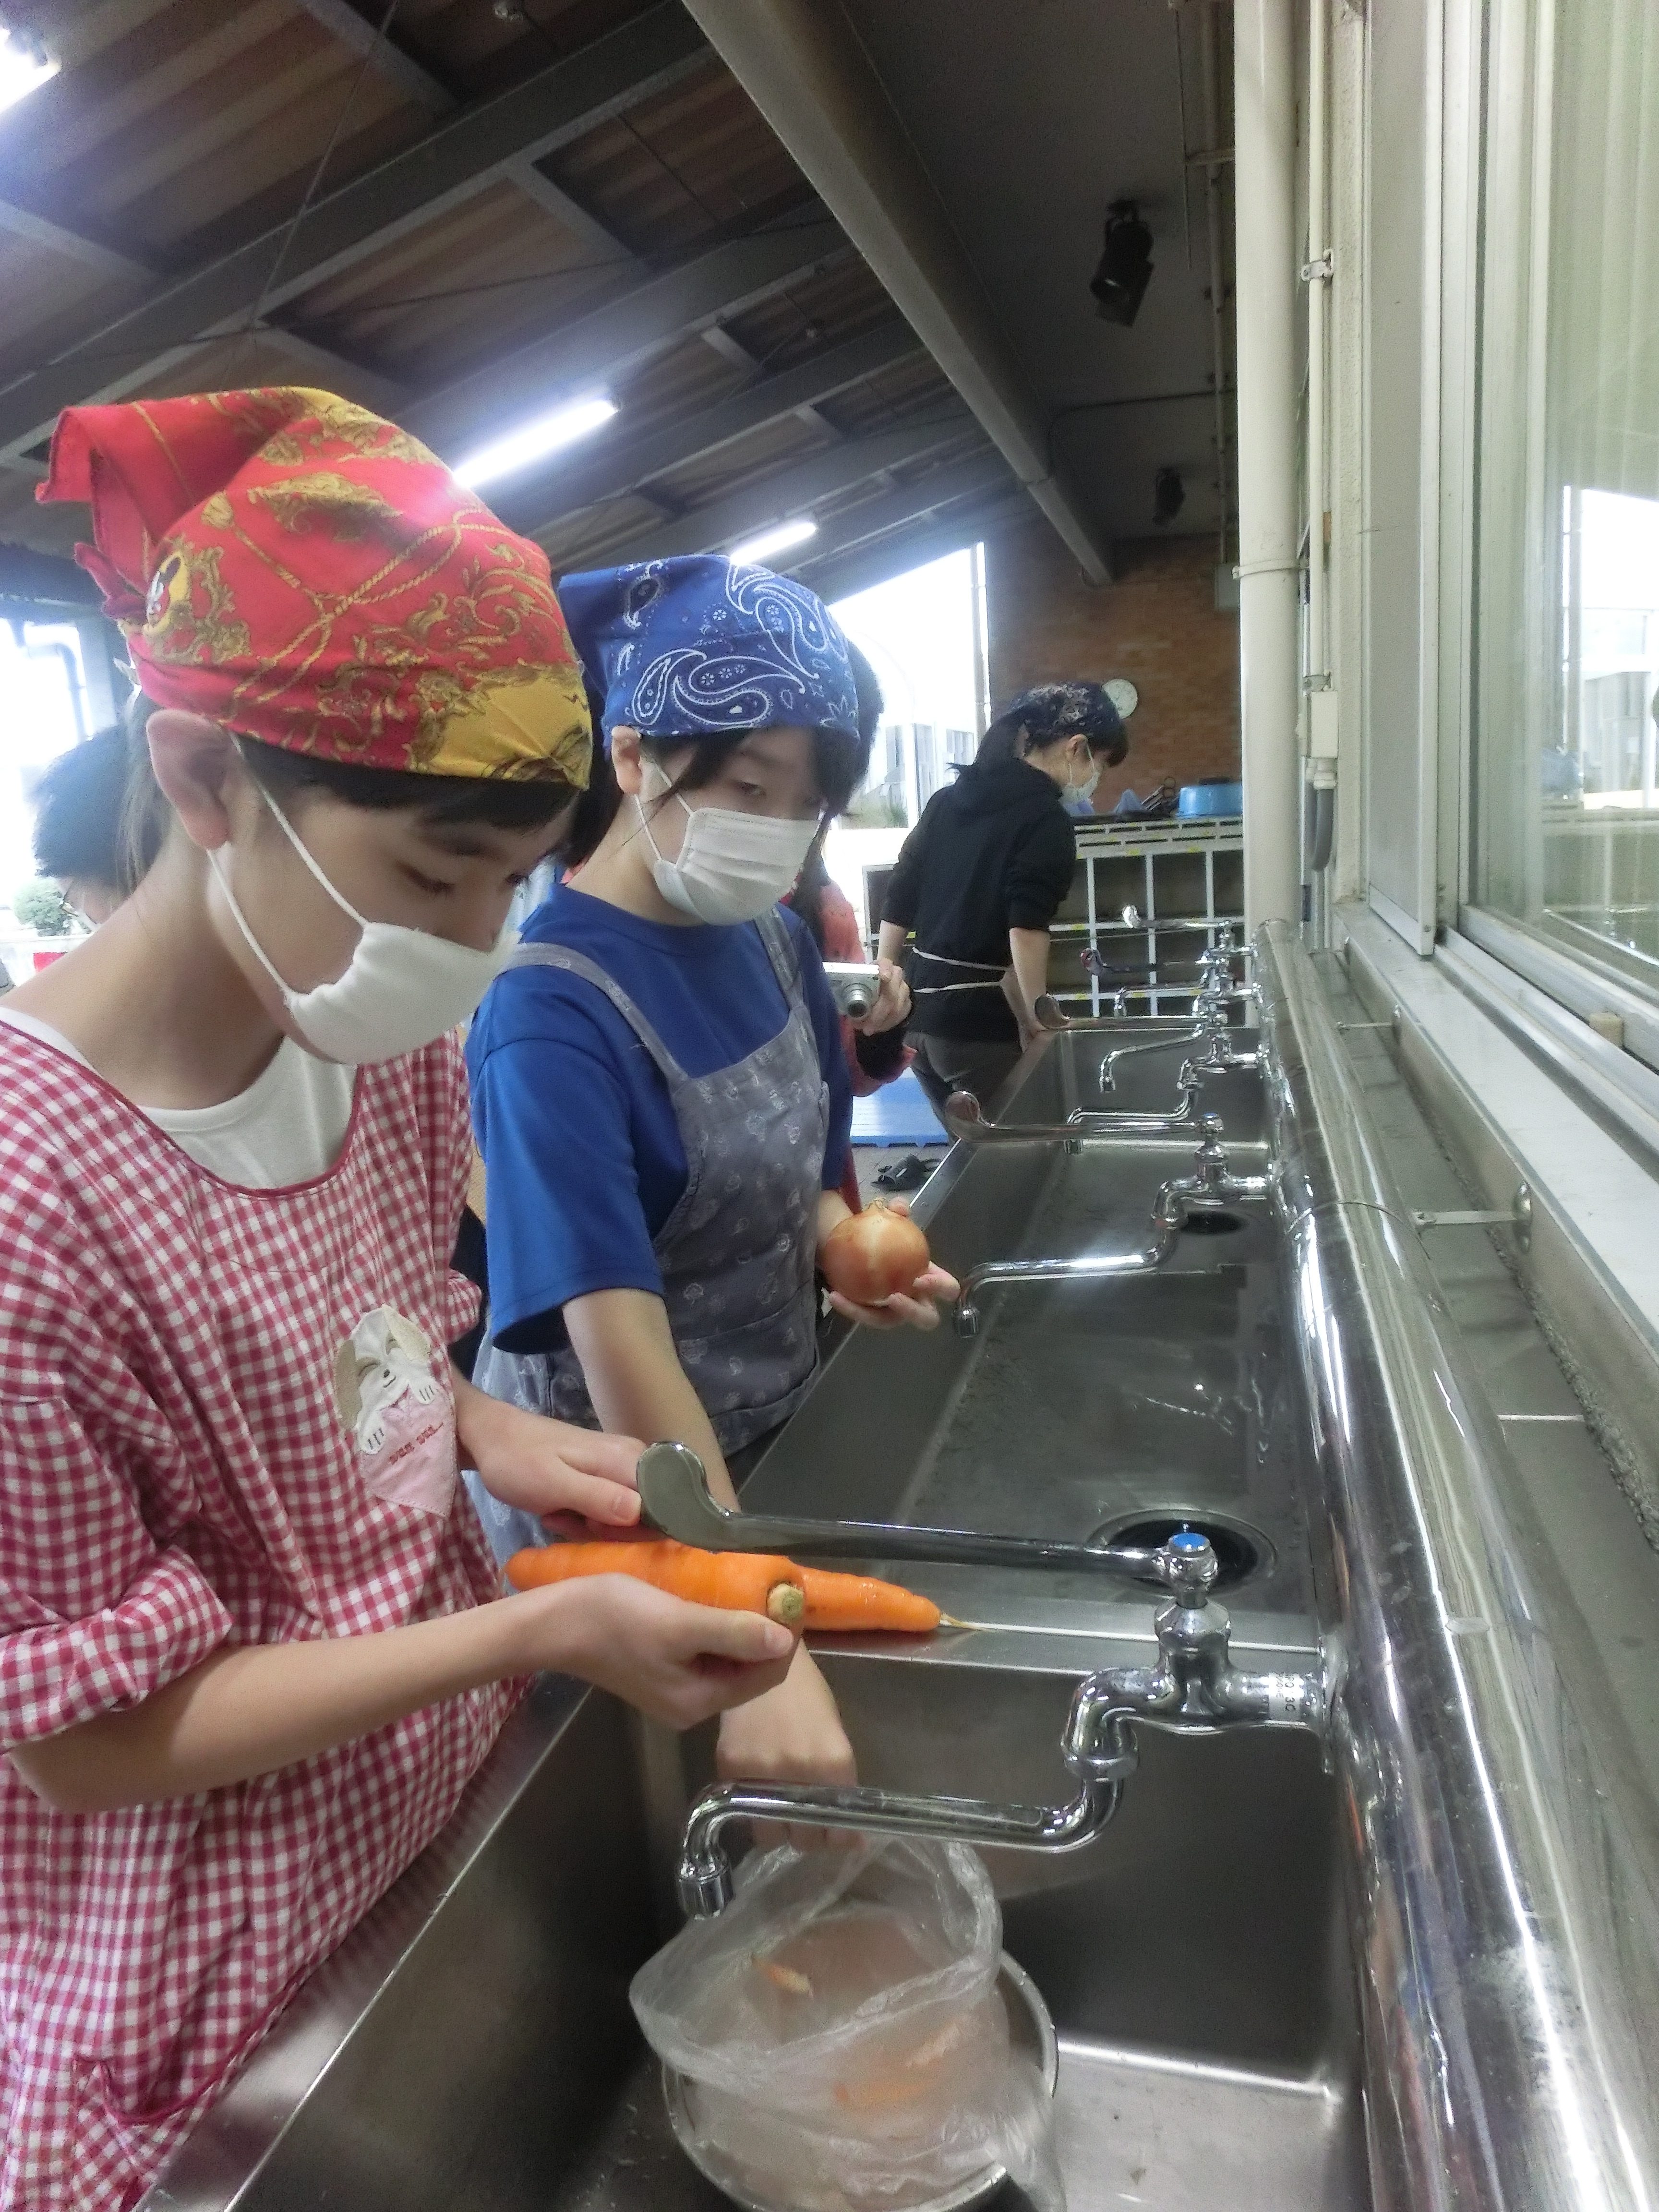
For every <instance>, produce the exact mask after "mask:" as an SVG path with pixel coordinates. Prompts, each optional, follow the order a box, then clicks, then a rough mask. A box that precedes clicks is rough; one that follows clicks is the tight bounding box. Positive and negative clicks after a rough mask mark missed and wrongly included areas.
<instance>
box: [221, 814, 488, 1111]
mask: <svg viewBox="0 0 1659 2212" xmlns="http://www.w3.org/2000/svg"><path fill="white" fill-rule="evenodd" d="M260 796H261V798H263V799H264V802H265V805H267V806H268V807H270V811H271V812H272V813H273V814H274V815H275V816H276V819H277V821H278V822H279V823H281V824H282V827H283V833H284V835H285V836H287V838H288V841H289V844H290V845H292V846H293V848H294V849H295V852H296V853H297V854H299V855H300V858H301V860H303V861H304V862H305V864H306V866H307V867H308V868H309V869H310V871H311V872H312V874H313V876H315V877H316V878H317V880H318V882H319V884H321V885H322V887H323V889H324V890H325V891H326V892H327V893H328V895H329V896H330V898H331V899H332V900H333V902H334V903H335V905H336V906H337V907H338V908H340V911H341V912H342V913H343V914H349V915H350V916H351V919H352V920H353V921H355V922H356V925H357V927H358V930H359V931H360V933H361V934H360V935H359V937H358V939H357V943H356V946H355V947H354V949H353V951H352V955H351V958H350V960H349V962H348V963H347V966H346V971H345V973H344V975H339V976H337V977H336V978H335V980H334V981H333V982H331V983H319V984H318V985H317V986H316V987H315V988H314V989H313V990H310V991H295V990H291V989H290V988H289V986H288V985H287V984H286V983H285V982H284V981H283V979H282V977H281V976H280V975H278V974H277V972H276V969H275V968H274V967H273V966H272V964H271V963H270V958H269V957H268V956H267V955H266V952H265V949H264V946H263V945H261V944H260V942H259V940H258V938H257V937H256V936H255V935H254V934H253V932H252V930H251V929H250V928H249V927H248V925H247V920H246V916H245V915H244V914H243V912H242V909H241V908H240V906H239V905H238V904H237V902H236V895H235V893H234V891H233V890H231V888H230V879H229V877H228V874H227V873H226V871H225V866H224V848H222V847H221V848H219V849H218V850H217V851H216V852H213V853H210V854H209V855H208V859H209V860H210V862H211V864H212V866H213V872H214V873H215V875H216V876H217V878H219V888H220V889H221V890H222V891H223V893H224V895H225V902H226V904H227V905H228V907H229V908H230V910H231V913H232V914H233V915H234V916H235V920H236V926H237V927H238V928H239V929H240V931H241V933H242V934H243V936H244V937H245V938H246V939H247V942H248V947H249V950H250V951H252V954H253V957H254V958H255V959H256V960H257V961H258V963H259V965H260V966H261V967H262V968H263V969H264V971H265V973H266V975H269V976H270V980H271V981H272V982H273V983H274V984H275V985H276V987H277V989H278V990H279V991H280V992H281V993H282V994H283V1006H286V1007H287V1009H288V1013H289V1020H290V1021H291V1022H292V1023H293V1024H294V1026H295V1030H296V1031H297V1032H298V1034H299V1036H300V1037H301V1039H302V1040H303V1042H305V1043H306V1044H307V1046H309V1048H311V1050H312V1051H313V1052H314V1053H317V1054H319V1055H320V1056H321V1057H322V1058H323V1059H324V1060H338V1061H339V1062H340V1064H341V1065H342V1066H345V1067H357V1066H363V1065H364V1064H365V1063H367V1062H368V1061H372V1060H398V1059H401V1058H402V1056H403V1054H404V1053H406V1052H417V1051H418V1050H419V1049H420V1048H421V1047H422V1045H424V1044H430V1043H431V1042H433V1040H434V1039H435V1038H436V1037H441V1036H443V1035H444V1033H445V1032H446V1030H453V1029H458V1028H459V1026H460V1024H462V1023H463V1022H464V1021H465V1020H466V1019H467V1018H468V1017H469V1016H470V1015H472V1014H475V1013H476V1012H477V1010H478V1002H479V1000H481V999H482V998H483V994H484V993H485V992H486V991H487V990H488V989H489V986H490V984H491V983H492V982H493V981H495V977H496V976H497V975H500V973H501V969H503V968H504V967H505V966H506V964H507V958H508V957H509V955H510V954H511V952H512V951H513V944H514V942H515V941H516V940H515V938H514V935H513V932H511V931H510V930H506V929H504V930H503V931H502V932H501V935H500V936H499V937H498V938H497V939H496V940H495V943H494V945H491V946H489V949H488V950H487V951H483V952H480V951H477V950H476V948H475V947H473V946H472V945H456V944H453V942H452V941H451V940H450V939H448V938H447V937H434V936H433V935H432V933H431V932H430V931H429V930H424V929H405V928H404V927H403V925H402V924H401V923H400V922H395V921H368V920H366V919H365V917H364V916H363V915H361V914H359V913H358V911H357V909H356V907H355V906H352V905H351V904H350V903H349V902H348V901H347V900H345V899H343V898H342V897H341V896H340V894H339V892H338V891H337V890H335V888H334V886H333V884H331V883H330V881H329V879H328V878H327V877H326V876H325V874H324V873H323V872H322V870H321V868H319V866H318V865H317V863H316V861H315V860H313V858H312V856H311V854H309V853H308V852H307V850H306V848H305V847H304V845H303V844H301V842H300V838H299V836H298V833H297V832H296V831H295V828H294V825H293V824H292V823H290V822H289V819H288V817H287V816H286V815H285V814H284V813H283V810H282V808H281V807H280V806H278V805H277V804H276V800H275V799H272V798H270V796H269V794H268V793H264V792H261V793H260Z"/></svg>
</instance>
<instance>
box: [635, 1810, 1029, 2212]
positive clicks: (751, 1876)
mask: <svg viewBox="0 0 1659 2212" xmlns="http://www.w3.org/2000/svg"><path fill="white" fill-rule="evenodd" d="M1001 1954H1002V1916H1001V1913H1000V1911H999V1910H998V1907H997V1901H996V1898H995V1895H994V1893H993V1891H992V1888H991V1881H990V1877H989V1875H987V1873H986V1871H985V1869H984V1867H983V1865H982V1864H981V1862H980V1859H979V1857H978V1855H977V1854H976V1853H975V1852H974V1851H971V1850H967V1849H966V1848H965V1847H963V1845H961V1844H933V1843H928V1842H921V1841H918V1842H910V1841H908V1840H897V1839H892V1840H888V1841H884V1842H879V1843H878V1842H875V1841H873V1840H872V1841H870V1842H867V1843H861V1844H859V1845H858V1846H856V1847H855V1848H854V1849H852V1850H811V1851H799V1850H794V1849H793V1847H792V1846H790V1845H787V1844H786V1845H784V1846H783V1847H781V1849H779V1850H771V1851H768V1852H766V1853H764V1854H761V1855H757V1856H755V1857H751V1858H750V1859H749V1860H748V1861H747V1862H746V1863H745V1864H744V1867H743V1869H742V1870H741V1872H740V1873H739V1875H738V1889H737V1895H736V1896H735V1898H734V1899H733V1900H732V1903H731V1904H730V1905H728V1906H727V1907H726V1910H725V1911H724V1912H721V1913H720V1914H718V1915H716V1916H715V1917H714V1918H713V1919H708V1920H694V1921H692V1922H691V1923H690V1924H689V1925H688V1926H687V1927H685V1928H684V1929H682V1930H681V1932H680V1933H679V1935H678V1936H676V1937H675V1938H674V1940H673V1942H671V1943H670V1944H668V1945H667V1947H666V1948H665V1949H663V1950H661V1951H659V1953H658V1954H657V1955H656V1957H655V1958H653V1959H652V1960H649V1961H648V1962H647V1964H646V1965H645V1966H642V1967H641V1969H640V1972H639V1973H638V1974H637V1975H636V1976H635V1979H634V1986H633V1989H632V1991H631V1992H630V1994H631V1996H632V2000H633V2005H634V2010H635V2015H637V2017H638V2020H639V2023H640V2026H641V2028H643V2030H644V2031H645V2034H646V2038H647V2041H648V2042H649V2043H650V2045H651V2046H652V2048H653V2051H656V2052H657V2054H658V2056H659V2057H660V2058H662V2059H663V2060H664V2061H665V2063H667V2064H668V2065H669V2066H670V2067H671V2068H672V2069H673V2070H674V2071H675V2072H676V2073H677V2074H678V2075H681V2076H683V2077H684V2081H685V2084H686V2088H685V2106H686V2112H687V2116H688V2118H689V2121H690V2127H691V2131H692V2134H693V2136H694V2139H695V2141H696V2144H697V2147H698V2149H699V2152H700V2153H701V2154H702V2155H703V2156H704V2157H705V2158H706V2160H707V2162H708V2166H709V2168H710V2169H711V2170H712V2171H714V2172H715V2173H716V2175H717V2177H718V2178H720V2179H727V2178H728V2177H729V2178H730V2179H732V2181H735V2182H736V2183H737V2184H738V2185H739V2186H740V2188H741V2189H742V2191H743V2193H744V2195H746V2196H748V2197H751V2198H753V2199H755V2200H756V2201H757V2202H760V2203H767V2204H770V2205H775V2206H777V2207H779V2208H787V2212H903V2208H905V2207H907V2206H911V2205H918V2204H922V2203H927V2202H928V2201H929V2200H931V2199H933V2198H934V2197H945V2196H949V2195H951V2194H952V2193H953V2192H956V2191H960V2190H962V2189H963V2187H964V2186H965V2185H968V2184H969V2183H970V2182H971V2181H972V2180H973V2179H975V2177H976V2176H978V2175H980V2174H981V2173H983V2172H985V2170H986V2169H987V2167H991V2166H1005V2167H1006V2169H1007V2171H1008V2172H1009V2173H1010V2174H1011V2175H1012V2177H1013V2179H1015V2180H1016V2181H1017V2182H1018V2184H1019V2185H1020V2186H1021V2187H1022V2188H1023V2189H1024V2191H1025V2192H1026V2194H1027V2196H1028V2197H1030V2201H1031V2203H1032V2204H1033V2205H1034V2206H1035V2207H1036V2208H1037V2212H1065V2196H1064V2191H1063V2190H1062V2188H1061V2185H1060V2175H1059V2169H1058V2166H1056V2164H1055V2160H1054V2142H1053V2131H1054V2116H1053V2105H1052V2100H1051V2099H1050V2096H1049V2093H1048V2084H1047V2083H1046V2082H1044V2081H1042V2079H1041V2078H1040V2077H1039V2074H1038V2070H1037V2067H1036V2063H1035V2062H1034V2061H1033V2060H1032V2058H1031V2057H1029V2056H1028V2055H1026V2054H1025V2053H1024V2052H1023V2051H1017V2050H1015V2049H1014V2048H1013V2047H1012V2045H1011V2043H1010V2039H1009V2033H1008V2015H1007V2010H1006V2006H1005V2004H1004V2002H1003V2000H1002V1997H1001V1996H1000V1993H999V1990H998V1988H997V1978H998V1973H999V1971H1000V1963H1001Z"/></svg>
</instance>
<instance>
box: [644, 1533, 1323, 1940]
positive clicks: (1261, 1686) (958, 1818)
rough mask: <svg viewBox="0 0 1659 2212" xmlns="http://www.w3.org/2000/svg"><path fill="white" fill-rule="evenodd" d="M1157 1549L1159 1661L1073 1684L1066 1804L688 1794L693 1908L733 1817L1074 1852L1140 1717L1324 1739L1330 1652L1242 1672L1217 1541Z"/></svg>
mask: <svg viewBox="0 0 1659 2212" xmlns="http://www.w3.org/2000/svg"><path fill="white" fill-rule="evenodd" d="M1158 1558H1159V1559H1160V1562H1161V1567H1162V1572H1163V1574H1164V1579H1165V1581H1166V1583H1167V1584H1168V1587H1169V1589H1170V1596H1169V1598H1168V1599H1167V1601H1165V1602H1164V1604H1163V1605H1161V1606H1160V1607H1158V1612H1157V1613H1156V1614H1155V1615H1154V1617H1153V1627H1154V1629H1155V1630H1156V1632H1157V1635H1158V1664H1157V1665H1156V1666H1155V1667H1106V1668H1102V1669H1101V1670H1100V1671H1099V1672H1098V1673H1097V1674H1089V1675H1086V1676H1085V1678H1084V1680H1082V1681H1081V1682H1080V1683H1079V1685H1078V1688H1077V1692H1076V1694H1075V1695H1074V1696H1073V1699H1072V1709H1071V1712H1070V1714H1069V1716H1068V1717H1067V1719H1066V1728H1065V1731H1064V1734H1063V1735H1062V1736H1061V1738H1060V1755H1061V1757H1062V1758H1063V1759H1064V1760H1065V1762H1066V1768H1067V1770H1068V1771H1069V1772H1070V1773H1071V1774H1072V1775H1073V1777H1074V1778H1075V1780H1076V1783H1077V1789H1076V1791H1075V1793H1074V1794H1073V1796H1071V1797H1070V1798H1068V1799H1067V1800H1066V1802H1065V1803H1064V1804H1061V1805H1019V1804H1000V1803H998V1802H995V1801H994V1800H993V1799H989V1798H981V1797H927V1796H913V1795H911V1794H909V1793H908V1792H904V1791H900V1790H879V1789H873V1788H870V1787H859V1788H846V1787H840V1788H832V1787H829V1786H819V1785H818V1784H812V1783H790V1782H774V1783H750V1782H722V1783H717V1784H714V1785H713V1786H712V1787H711V1788H709V1789H707V1790H703V1791H702V1795H701V1796H699V1797H698V1798H697V1799H696V1802H694V1803H693V1805H692V1807H691V1810H690V1814H689V1815H688V1817H687V1820H686V1823H685V1830H684V1835H683V1837H682V1838H681V1844H680V1863H679V1875H678V1885H679V1895H680V1903H681V1905H682V1906H683V1907H684V1910H685V1911H686V1912H687V1913H688V1914H690V1915H692V1916H694V1917H704V1918H706V1917H708V1916H710V1915H711V1914H714V1913H716V1912H719V1911H720V1910H721V1909H722V1907H724V1906H725V1905H728V1904H729V1903H730V1902H731V1899H732V1858H731V1853H730V1850H728V1848H727V1845H726V1831H727V1829H728V1828H729V1827H730V1826H731V1825H732V1822H733V1821H736V1820H793V1821H800V1822H803V1823H805V1824H806V1825H807V1826H812V1827H820V1828H852V1829H857V1830H860V1831H861V1832H866V1833H872V1834H878V1835H910V1836H933V1837H939V1838H945V1840H947V1841H950V1842H955V1843H966V1844H981V1845H985V1844H1005V1845H1012V1846H1013V1847H1014V1848H1016V1849H1018V1850H1049V1851H1061V1850H1074V1849H1075V1848H1076V1847H1077V1846H1078V1845H1079V1844H1085V1843H1087V1842H1088V1841H1089V1839H1090V1838H1091V1837H1093V1836H1097V1835H1098V1834H1099V1832H1100V1831H1101V1830H1102V1829H1103V1827H1105V1826H1106V1824H1107V1823H1108V1821H1109V1820H1111V1819H1112V1817H1113V1815H1114V1814H1115V1813H1116V1811H1117V1809H1118V1806H1119V1803H1120V1802H1121V1798H1122V1795H1123V1785H1124V1784H1125V1783H1126V1782H1127V1780H1128V1778H1129V1777H1130V1776H1131V1775H1132V1774H1133V1772H1134V1771H1135V1768H1136V1766H1137V1765H1138V1764H1139V1755H1140V1754H1139V1743H1138V1741H1137V1731H1138V1729H1139V1728H1142V1727H1146V1728H1158V1729H1167V1730H1168V1731H1170V1733H1171V1734H1173V1735H1215V1734H1216V1733H1217V1732H1218V1731H1219V1730H1221V1729H1229V1728H1297V1729H1309V1730H1310V1731H1311V1732H1312V1733H1313V1734H1314V1735H1316V1736H1318V1737H1319V1738H1320V1740H1321V1741H1324V1738H1325V1734H1326V1728H1327V1719H1328V1713H1329V1710H1330V1703H1331V1697H1332V1691H1333V1681H1332V1670H1331V1668H1329V1666H1328V1663H1327V1661H1326V1657H1325V1655H1324V1652H1323V1650H1322V1651H1321V1655H1320V1659H1319V1663H1318V1664H1317V1666H1316V1667H1315V1668H1312V1669H1310V1670H1309V1671H1308V1672H1306V1673H1304V1674H1245V1673H1243V1672H1242V1671H1241V1670H1240V1669H1239V1668H1236V1667H1235V1666H1234V1665H1233V1662H1232V1652H1231V1630H1232V1624H1231V1620H1229V1618H1228V1614H1227V1611H1226V1608H1225V1607H1224V1606H1221V1605H1218V1603H1217V1602H1216V1601H1215V1600H1214V1599H1213V1598H1212V1596H1211V1595H1210V1591H1211V1589H1212V1586H1213V1584H1214V1582H1215V1578H1216V1571H1217V1562H1216V1556H1215V1553H1214V1552H1213V1550H1212V1548H1211V1547H1210V1544H1209V1541H1208V1540H1207V1539H1206V1538H1205V1537H1204V1536H1202V1535H1200V1534H1198V1533H1197V1532H1196V1531H1195V1530H1190V1529H1182V1530H1180V1531H1178V1532H1177V1533H1176V1534H1175V1535H1173V1536H1171V1537H1170V1540H1169V1541H1168V1543H1166V1544H1164V1545H1161V1546H1160V1547H1159V1550H1158Z"/></svg>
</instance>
